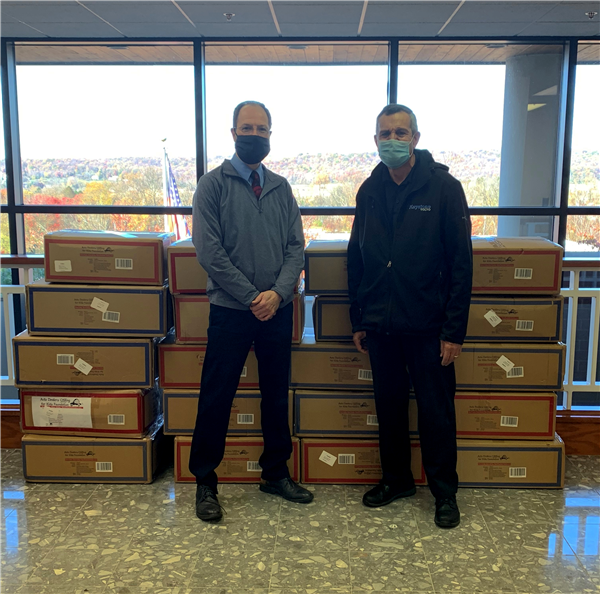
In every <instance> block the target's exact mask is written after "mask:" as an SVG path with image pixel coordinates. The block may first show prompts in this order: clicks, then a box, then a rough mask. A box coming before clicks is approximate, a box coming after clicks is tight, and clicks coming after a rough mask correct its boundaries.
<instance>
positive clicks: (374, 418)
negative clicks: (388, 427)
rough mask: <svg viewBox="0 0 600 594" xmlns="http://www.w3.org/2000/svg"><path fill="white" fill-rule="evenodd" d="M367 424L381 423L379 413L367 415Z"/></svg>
mask: <svg viewBox="0 0 600 594" xmlns="http://www.w3.org/2000/svg"><path fill="white" fill-rule="evenodd" d="M367 425H379V421H378V420H377V415H367Z"/></svg>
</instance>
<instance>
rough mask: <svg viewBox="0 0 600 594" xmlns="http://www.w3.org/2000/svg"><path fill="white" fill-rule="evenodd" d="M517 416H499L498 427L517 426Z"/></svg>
mask: <svg viewBox="0 0 600 594" xmlns="http://www.w3.org/2000/svg"><path fill="white" fill-rule="evenodd" d="M518 426H519V417H504V416H502V417H500V427H518Z"/></svg>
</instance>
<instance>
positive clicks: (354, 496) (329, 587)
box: [0, 450, 600, 594]
mask: <svg viewBox="0 0 600 594" xmlns="http://www.w3.org/2000/svg"><path fill="white" fill-rule="evenodd" d="M1 462H2V466H1V475H2V511H1V513H2V524H1V538H2V540H1V544H2V558H1V563H2V565H1V571H2V574H1V588H0V591H1V592H2V593H3V594H15V593H18V594H50V593H51V594H75V593H77V594H82V593H88V594H101V593H102V594H109V593H115V594H142V593H144V594H146V593H148V594H150V593H152V594H333V593H336V594H351V593H352V594H359V593H360V594H365V593H367V592H406V593H410V594H417V593H433V592H435V593H449V592H465V593H474V592H481V593H485V594H500V593H504V592H512V593H523V594H524V593H528V594H534V593H540V592H543V593H548V594H550V593H567V592H568V593H572V594H583V593H588V592H600V556H599V541H600V457H577V456H573V457H568V458H567V466H566V469H567V471H566V476H567V478H566V487H565V489H564V490H563V491H553V490H548V491H546V490H495V489H460V490H459V493H458V502H459V505H460V509H461V512H462V522H461V525H460V526H459V527H458V528H456V529H454V530H447V531H444V530H440V529H438V528H437V527H436V526H435V524H434V523H433V511H434V505H433V498H432V497H431V495H430V493H429V490H428V489H427V488H420V489H418V490H417V495H416V496H414V497H412V498H410V499H407V500H401V501H397V502H394V503H393V504H391V505H389V506H387V507H385V508H381V509H374V510H373V509H367V508H365V507H364V506H363V505H362V504H361V497H362V494H363V492H364V491H365V487H353V486H343V487H342V486H316V487H313V486H310V487H309V488H310V489H311V490H313V491H314V493H315V500H314V502H313V503H312V504H310V505H306V506H300V505H293V504H291V503H288V502H286V501H283V500H282V499H279V498H275V497H273V496H269V495H266V494H263V493H261V492H259V491H258V487H257V486H256V485H226V486H223V487H222V488H221V492H220V500H221V502H222V504H223V506H224V507H225V509H226V512H227V513H226V516H225V518H224V520H223V521H222V522H221V523H219V524H210V525H208V524H205V523H202V522H200V521H199V520H197V519H196V517H195V515H194V494H195V487H194V485H190V484H183V485H182V484H175V483H174V482H173V469H172V468H170V469H167V470H166V471H165V472H163V473H162V474H161V475H160V476H159V477H158V479H157V480H156V481H155V482H154V483H153V484H151V485H85V484H84V485H65V484H26V483H25V482H24V480H23V478H22V475H21V452H20V450H2V458H1Z"/></svg>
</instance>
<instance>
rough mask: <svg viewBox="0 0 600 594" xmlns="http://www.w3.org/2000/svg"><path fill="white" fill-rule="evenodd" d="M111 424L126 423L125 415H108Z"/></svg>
mask: <svg viewBox="0 0 600 594" xmlns="http://www.w3.org/2000/svg"><path fill="white" fill-rule="evenodd" d="M108 424H109V425H125V415H108Z"/></svg>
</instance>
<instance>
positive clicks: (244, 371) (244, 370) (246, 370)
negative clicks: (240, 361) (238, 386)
mask: <svg viewBox="0 0 600 594" xmlns="http://www.w3.org/2000/svg"><path fill="white" fill-rule="evenodd" d="M247 375H248V368H247V367H244V369H242V375H240V377H246V376H247Z"/></svg>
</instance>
